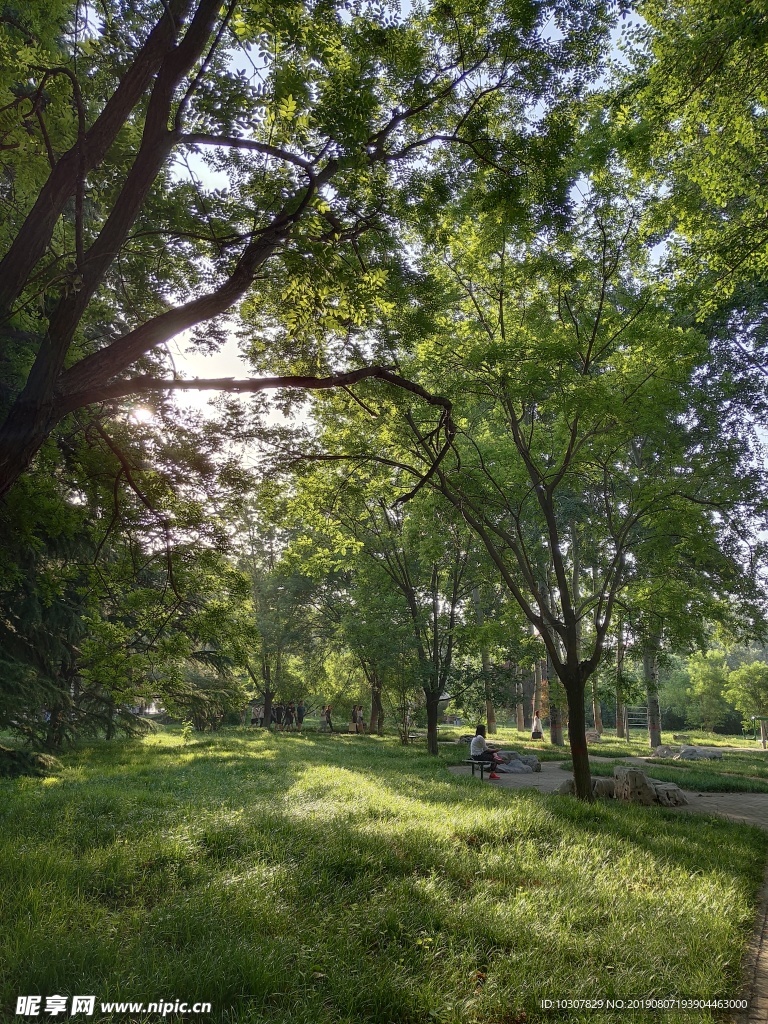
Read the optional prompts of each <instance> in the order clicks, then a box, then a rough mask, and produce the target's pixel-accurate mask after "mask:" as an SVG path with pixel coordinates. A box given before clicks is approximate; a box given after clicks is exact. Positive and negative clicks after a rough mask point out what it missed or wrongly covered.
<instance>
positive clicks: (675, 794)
mask: <svg viewBox="0 0 768 1024" xmlns="http://www.w3.org/2000/svg"><path fill="white" fill-rule="evenodd" d="M648 781H649V782H651V784H652V785H653V788H654V790H655V792H656V801H657V802H658V803H660V804H661V806H662V807H682V806H683V804H687V803H688V799H687V797H686V795H685V793H684V792H683V791H682V789H680V787H679V786H676V785H675V784H674V782H657V781H656V780H655V779H653V780H651V779H649V780H648Z"/></svg>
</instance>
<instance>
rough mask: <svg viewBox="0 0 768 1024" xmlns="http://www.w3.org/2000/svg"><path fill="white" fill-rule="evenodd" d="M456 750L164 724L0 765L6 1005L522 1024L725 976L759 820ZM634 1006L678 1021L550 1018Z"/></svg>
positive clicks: (331, 1022) (3, 1013) (755, 871)
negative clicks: (611, 793)
mask: <svg viewBox="0 0 768 1024" xmlns="http://www.w3.org/2000/svg"><path fill="white" fill-rule="evenodd" d="M517 746H518V749H519V745H517ZM526 746H527V747H531V748H532V749H536V745H535V744H533V745H531V744H526ZM444 749H445V750H446V751H450V749H451V748H444ZM451 759H453V760H456V759H457V758H456V751H452V752H451V753H449V754H447V755H446V756H441V758H439V759H434V758H430V757H429V756H428V755H427V754H426V752H425V751H424V750H422V749H420V748H418V747H414V746H411V747H407V748H403V747H401V746H399V744H397V742H396V741H395V740H392V739H389V738H385V739H378V738H376V737H355V736H344V735H340V736H320V735H309V736H303V737H302V736H295V735H281V736H272V735H269V734H266V733H263V732H260V733H254V732H247V731H246V730H231V731H227V732H225V733H223V734H221V735H218V736H215V737H213V738H211V739H209V740H193V741H192V742H191V743H188V744H186V745H185V744H183V743H182V741H181V739H180V737H179V735H178V733H173V732H165V733H160V734H158V735H155V736H153V737H150V738H147V739H146V740H144V741H132V742H125V743H111V744H106V743H104V744H96V745H93V746H89V747H84V748H82V749H80V750H78V751H76V752H74V753H72V754H71V755H67V756H65V757H64V758H62V761H63V763H64V768H63V770H62V772H61V773H60V774H59V775H58V776H56V777H53V778H48V779H36V778H25V779H16V780H3V781H0V808H2V810H0V826H1V827H0V836H1V837H2V838H0V920H2V921H3V928H2V929H1V930H0V963H2V964H3V970H2V974H1V980H0V1019H2V1020H12V1019H21V1018H15V1017H14V1010H15V1000H16V997H17V996H18V995H23V994H31V993H38V994H42V995H44V996H45V995H50V994H58V993H62V994H70V995H71V994H90V993H95V994H96V995H97V999H98V1000H134V1001H149V1000H152V999H157V998H163V999H185V1000H187V1001H189V1002H193V1001H195V1000H206V1001H210V1002H211V1003H212V1004H213V1007H214V1013H213V1015H212V1017H211V1018H210V1019H212V1020H215V1021H221V1022H222V1024H257V1022H258V1024H262V1022H263V1024H267V1022H269V1024H288V1022H291V1024H369V1022H370V1024H373V1022H376V1024H390V1022H391V1024H429V1022H432V1021H438V1022H445V1024H513V1022H519V1021H520V1020H522V1018H521V1016H520V1013H521V1011H525V1012H526V1013H527V1020H528V1022H529V1024H530V1022H535V1021H539V1020H544V1019H549V1020H551V1019H553V1018H551V1017H546V1018H545V1017H544V1016H543V1015H542V1012H541V1010H539V1009H538V1006H539V1001H540V1000H542V999H547V998H549V999H555V1000H556V999H564V998H595V997H601V998H623V999H629V998H631V997H633V996H636V997H637V996H651V995H658V996H661V995H669V994H674V995H678V996H680V997H684V996H690V997H697V998H705V997H707V996H709V997H711V998H714V997H724V996H731V997H733V996H735V995H736V994H737V993H738V987H739V978H740V957H741V953H742V950H743V948H744V945H745V942H746V941H747V939H748V937H749V935H750V933H751V929H752V925H753V917H754V908H755V902H756V894H757V892H758V890H759V886H760V882H761V877H762V869H763V864H764V861H765V857H766V852H767V847H768V835H766V834H765V833H763V832H761V831H760V830H757V829H753V828H749V827H747V826H743V825H736V824H733V823H730V822H727V821H724V820H719V819H714V818H698V817H689V816H676V815H675V814H674V813H672V812H667V811H664V810H662V809H660V808H637V807H625V806H617V805H613V804H607V803H600V804H599V805H583V804H580V803H578V802H577V801H575V800H573V799H570V798H565V797H557V796H542V795H540V794H538V793H536V792H534V791H510V790H504V789H494V788H492V787H491V786H490V785H488V784H487V783H485V784H483V783H480V781H479V780H472V779H471V778H469V777H464V776H454V775H452V774H451V773H449V772H448V771H447V769H446V765H447V763H448V762H449V761H450V760H451ZM672 936H674V941H671V937H672ZM630 1016H631V1019H632V1021H641V1022H644V1021H646V1020H647V1021H648V1022H650V1021H654V1022H658V1021H660V1020H662V1019H663V1020H664V1022H665V1024H667V1022H670V1021H675V1022H677V1021H680V1022H682V1021H686V1022H687V1024H691V1022H692V1020H693V1019H694V1016H692V1015H691V1014H690V1013H689V1012H686V1011H683V1010H680V1011H679V1013H675V1012H673V1013H665V1014H663V1015H659V1014H657V1013H655V1012H647V1013H646V1014H643V1013H640V1014H636V1015H629V1016H628V1015H627V1014H623V1015H621V1014H619V1015H618V1016H616V1015H612V1014H611V1013H609V1012H605V1011H596V1012H591V1013H588V1014H585V1015H580V1014H573V1015H572V1016H571V1017H568V1016H567V1015H564V1014H561V1015H559V1017H558V1019H562V1020H569V1019H570V1020H582V1019H584V1020H587V1019H588V1020H590V1021H595V1022H601V1021H609V1020H628V1019H629V1017H630ZM40 1019H43V1020H47V1019H48V1018H47V1017H45V1015H43V1017H41V1018H40ZM50 1019H54V1018H50ZM83 1019H84V1020H89V1021H92V1022H94V1024H96V1022H98V1021H101V1020H110V1021H112V1020H116V1019H117V1018H113V1017H112V1016H110V1017H103V1016H101V1015H99V1013H98V1010H97V1013H96V1014H95V1015H94V1016H93V1017H88V1018H85V1017H84V1018H83ZM122 1019H123V1020H126V1021H128V1020H130V1021H132V1022H138V1021H143V1020H147V1021H150V1020H151V1021H153V1024H156V1022H157V1021H158V1020H159V1019H160V1018H159V1017H158V1016H157V1015H154V1016H151V1017H146V1018H145V1017H139V1016H136V1015H134V1016H126V1017H124V1018H122ZM165 1019H166V1020H170V1019H171V1018H170V1017H166V1018H165ZM186 1019H187V1020H194V1019H201V1018H186ZM695 1019H696V1020H697V1021H699V1020H710V1019H713V1020H714V1019H718V1018H717V1015H716V1014H715V1015H714V1016H712V1017H710V1015H709V1013H708V1011H701V1012H697V1013H696V1015H695Z"/></svg>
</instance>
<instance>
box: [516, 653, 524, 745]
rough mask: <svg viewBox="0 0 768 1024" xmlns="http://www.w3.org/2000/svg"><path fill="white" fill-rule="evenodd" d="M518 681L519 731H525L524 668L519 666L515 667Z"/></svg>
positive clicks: (517, 709)
mask: <svg viewBox="0 0 768 1024" xmlns="http://www.w3.org/2000/svg"><path fill="white" fill-rule="evenodd" d="M515 674H516V676H517V681H516V682H515V693H516V696H517V708H516V711H517V731H518V732H525V707H524V704H523V670H522V669H521V668H520V667H519V666H518V667H517V668H516V669H515Z"/></svg>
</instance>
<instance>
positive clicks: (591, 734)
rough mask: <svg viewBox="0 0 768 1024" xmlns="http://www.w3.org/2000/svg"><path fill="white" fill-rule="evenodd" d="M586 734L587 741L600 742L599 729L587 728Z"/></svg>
mask: <svg viewBox="0 0 768 1024" xmlns="http://www.w3.org/2000/svg"><path fill="white" fill-rule="evenodd" d="M584 736H585V737H586V740H587V743H599V742H600V733H599V732H598V731H597V729H587V731H586V732H585V733H584Z"/></svg>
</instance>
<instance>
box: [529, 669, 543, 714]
mask: <svg viewBox="0 0 768 1024" xmlns="http://www.w3.org/2000/svg"><path fill="white" fill-rule="evenodd" d="M542 689H543V688H542V685H541V661H540V660H539V659H538V658H537V659H536V661H535V662H534V665H533V707H532V708H531V710H532V711H533V714H534V715H535V714H536V712H537V711H541V705H542V696H543V693H542Z"/></svg>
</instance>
